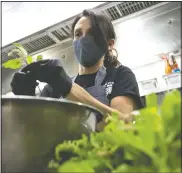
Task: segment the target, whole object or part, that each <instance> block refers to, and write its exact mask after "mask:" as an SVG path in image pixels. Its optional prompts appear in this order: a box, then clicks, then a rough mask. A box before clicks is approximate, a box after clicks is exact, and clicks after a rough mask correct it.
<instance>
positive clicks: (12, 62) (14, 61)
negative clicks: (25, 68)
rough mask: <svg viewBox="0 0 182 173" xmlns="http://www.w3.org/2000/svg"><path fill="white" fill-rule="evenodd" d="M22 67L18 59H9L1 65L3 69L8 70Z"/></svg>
mask: <svg viewBox="0 0 182 173" xmlns="http://www.w3.org/2000/svg"><path fill="white" fill-rule="evenodd" d="M22 65H23V63H22V61H21V59H20V58H16V59H11V60H9V61H7V62H5V63H3V64H2V66H3V67H4V68H10V69H19V68H21V67H22Z"/></svg>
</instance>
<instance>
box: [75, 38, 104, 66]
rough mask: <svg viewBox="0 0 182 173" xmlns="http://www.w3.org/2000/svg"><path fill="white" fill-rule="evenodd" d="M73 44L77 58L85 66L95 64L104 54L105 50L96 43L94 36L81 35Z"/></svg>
mask: <svg viewBox="0 0 182 173" xmlns="http://www.w3.org/2000/svg"><path fill="white" fill-rule="evenodd" d="M73 44H74V50H75V55H76V58H77V60H78V61H79V63H80V64H81V65H83V66H84V67H92V66H94V65H95V64H96V63H97V62H98V61H99V60H100V59H101V58H102V57H103V56H104V52H103V51H102V50H101V49H100V48H99V46H98V45H97V44H96V43H95V41H94V39H93V36H90V35H87V36H84V37H81V38H80V39H79V40H75V41H74V42H73Z"/></svg>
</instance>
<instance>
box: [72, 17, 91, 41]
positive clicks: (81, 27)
mask: <svg viewBox="0 0 182 173" xmlns="http://www.w3.org/2000/svg"><path fill="white" fill-rule="evenodd" d="M90 30H91V22H90V19H89V17H85V16H83V17H81V18H80V19H79V20H78V22H77V23H76V25H75V28H74V40H77V39H79V38H80V37H82V36H85V35H86V34H87V33H89V32H90Z"/></svg>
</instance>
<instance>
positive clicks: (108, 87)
mask: <svg viewBox="0 0 182 173" xmlns="http://www.w3.org/2000/svg"><path fill="white" fill-rule="evenodd" d="M113 85H114V82H107V83H105V84H104V87H105V90H106V95H107V96H108V95H109V94H111V92H112V88H113Z"/></svg>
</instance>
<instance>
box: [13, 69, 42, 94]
mask: <svg viewBox="0 0 182 173" xmlns="http://www.w3.org/2000/svg"><path fill="white" fill-rule="evenodd" d="M10 85H11V89H12V92H13V93H14V94H15V95H29V96H35V88H36V86H37V85H38V83H37V82H36V79H35V75H34V74H33V73H32V72H28V73H25V72H24V69H22V70H21V71H20V72H17V73H15V74H14V76H13V78H12V81H11V84H10Z"/></svg>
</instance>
